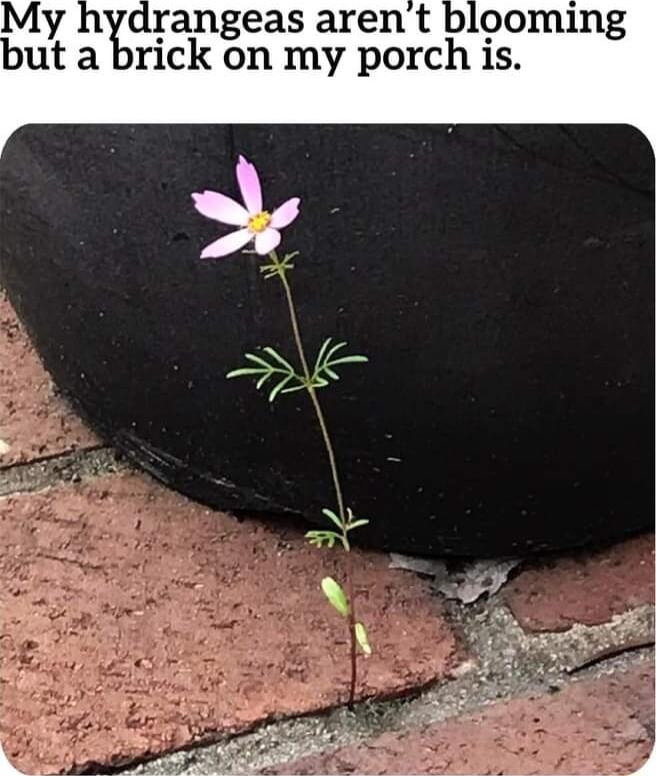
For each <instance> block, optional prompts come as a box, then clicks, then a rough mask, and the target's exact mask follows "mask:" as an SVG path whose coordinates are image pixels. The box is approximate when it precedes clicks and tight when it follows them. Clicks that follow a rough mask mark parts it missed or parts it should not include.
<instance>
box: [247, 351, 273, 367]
mask: <svg viewBox="0 0 656 776" xmlns="http://www.w3.org/2000/svg"><path fill="white" fill-rule="evenodd" d="M244 358H245V359H247V360H248V361H253V362H254V363H255V364H259V365H260V366H263V367H265V368H266V369H271V364H269V363H268V362H267V361H265V360H264V359H263V358H260V357H259V356H256V355H255V354H254V353H245V354H244Z"/></svg>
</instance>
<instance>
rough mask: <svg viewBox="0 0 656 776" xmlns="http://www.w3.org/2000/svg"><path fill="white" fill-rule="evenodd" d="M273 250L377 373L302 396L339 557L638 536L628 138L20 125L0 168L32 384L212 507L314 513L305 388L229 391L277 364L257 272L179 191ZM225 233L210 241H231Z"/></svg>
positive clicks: (610, 132)
mask: <svg viewBox="0 0 656 776" xmlns="http://www.w3.org/2000/svg"><path fill="white" fill-rule="evenodd" d="M239 153H243V154H244V155H246V156H247V157H248V158H249V159H251V160H252V161H253V162H254V163H255V164H256V165H257V167H258V169H259V170H260V174H261V177H262V181H263V188H264V192H265V200H266V203H268V204H270V205H271V206H275V205H276V204H278V203H280V202H282V201H283V200H284V199H286V198H288V197H290V196H294V195H298V196H301V198H302V211H301V216H300V217H299V218H298V220H297V221H296V222H295V223H294V224H293V225H292V226H290V227H289V228H288V229H286V230H285V232H284V240H285V243H284V246H285V248H287V249H290V250H291V249H294V250H300V251H301V255H300V257H299V259H298V260H297V262H296V267H297V268H296V270H294V273H293V276H292V281H293V284H294V287H295V291H296V296H297V300H298V303H299V314H300V318H301V321H302V325H303V328H304V331H305V339H306V345H307V347H308V349H309V350H310V351H311V352H312V351H314V350H316V349H317V348H318V347H319V345H320V344H321V342H322V341H323V339H324V338H325V337H327V336H336V337H339V338H343V339H347V340H348V341H349V344H350V345H351V347H352V351H354V352H364V353H366V354H368V355H369V357H370V363H369V364H367V365H365V366H360V365H357V366H351V367H345V368H344V371H343V378H342V380H341V381H340V382H339V383H337V384H336V385H335V386H333V387H331V388H330V389H326V390H325V391H323V392H322V393H321V398H322V400H323V402H324V405H325V410H326V414H327V416H328V419H329V423H330V425H331V428H332V430H333V434H334V439H335V446H336V449H337V452H338V458H339V462H340V468H341V472H342V476H343V480H344V489H345V493H346V499H347V503H348V504H349V505H350V506H351V507H352V508H353V509H354V511H355V513H356V514H357V515H358V516H362V517H365V516H366V517H369V518H370V519H371V523H370V525H369V526H368V527H367V528H366V529H363V530H362V532H361V533H360V536H359V537H358V538H360V539H361V541H363V542H365V543H367V544H369V545H371V546H377V547H385V548H390V549H394V550H397V551H401V552H410V553H416V554H425V555H433V554H443V553H453V554H461V555H481V556H483V555H500V554H515V553H525V552H530V551H538V550H544V549H556V548H561V547H568V546H574V545H580V544H583V543H586V542H590V541H595V542H596V541H599V542H601V541H607V540H609V539H613V538H615V537H619V536H621V535H623V534H626V533H629V532H632V531H636V530H638V529H640V528H643V527H646V526H649V525H652V522H653V485H654V476H653V472H654V453H653V450H654V444H653V443H654V435H653V429H654V399H653V367H654V340H653V331H654V316H653V312H654V309H653V289H654V266H653V265H654V223H653V188H654V159H653V154H652V151H651V149H650V147H649V144H648V142H647V141H646V140H645V138H644V137H643V136H642V135H641V134H640V133H639V132H638V131H637V130H635V129H633V128H631V127H628V126H618V125H610V126H606V125H600V126H587V125H586V126H571V125H570V126H565V127H558V126H555V125H534V126H517V125H515V126H499V127H495V126H486V125H478V126H455V127H453V126H451V127H447V126H418V125H413V126H395V125H389V126H348V125H346V126H332V125H318V126H317V125H303V126H288V125H274V126H256V125H248V126H242V125H237V126H186V125H174V126H170V125H146V126H128V125H120V126H110V125H99V126H68V125H67V126H60V125H57V126H28V127H24V128H22V129H21V130H19V131H18V132H17V133H16V134H15V135H14V136H13V137H12V138H11V139H10V141H9V142H8V144H7V146H6V148H5V150H4V152H3V155H2V160H1V163H0V208H1V219H2V220H1V225H0V228H1V234H2V244H1V254H0V256H1V263H0V270H1V277H2V282H3V283H4V284H5V285H6V287H7V289H8V292H9V295H10V298H11V300H12V302H13V303H14V305H15V306H16V308H17V310H18V312H19V314H20V315H21V317H22V319H23V320H24V322H25V324H26V325H27V327H28V330H29V331H30V333H31V335H32V337H33V339H34V341H35V344H36V346H37V348H38V350H39V352H40V354H41V356H42V358H43V359H44V362H45V364H46V366H47V367H48V369H49V370H50V371H51V372H52V374H53V377H54V379H55V381H56V382H57V384H58V385H59V386H60V388H61V389H62V390H64V391H65V392H66V393H67V394H68V395H69V396H70V397H72V400H73V401H74V402H75V403H76V405H77V406H78V407H79V409H80V410H81V412H82V413H83V414H84V415H85V416H86V417H87V418H88V419H89V420H90V422H91V423H92V424H93V425H94V426H95V427H96V428H97V429H99V430H100V432H101V433H102V434H103V435H104V436H105V437H106V438H107V439H109V440H110V441H112V442H113V443H114V444H116V445H117V446H118V447H119V448H121V449H123V450H125V451H126V452H127V453H128V454H129V455H130V456H131V457H132V458H133V459H135V460H136V461H137V463H139V464H140V465H142V466H144V467H145V468H147V469H148V470H149V471H151V472H152V473H153V474H155V475H156V476H158V477H160V478H161V479H163V480H164V481H165V482H167V483H169V484H170V485H172V486H173V487H175V488H177V489H179V490H181V491H183V492H185V493H187V494H188V495H191V496H192V497H195V498H198V499H199V500H202V501H204V502H206V503H208V504H211V505H213V506H217V507H227V508H230V509H233V510H238V509H257V510H258V511H259V512H261V511H266V510H269V511H273V512H275V511H292V512H300V513H302V514H303V515H304V516H305V517H306V518H307V519H308V520H311V521H314V522H318V523H320V522H322V520H323V518H322V517H321V508H322V507H326V506H329V507H333V506H334V499H333V495H332V492H331V481H330V476H329V471H328V468H327V464H326V460H325V454H324V451H323V449H322V446H321V439H320V436H319V433H318V430H317V428H316V424H315V421H314V418H313V415H312V412H311V407H310V406H309V404H308V402H307V397H305V396H304V395H303V394H299V393H295V394H291V395H289V396H285V397H282V399H281V400H279V401H277V402H276V403H275V405H274V406H273V408H272V407H271V406H270V405H269V404H268V403H267V401H266V397H265V396H263V395H262V394H260V393H257V392H256V391H255V389H254V386H252V385H251V384H247V383H246V382H245V381H227V380H225V378H224V375H225V373H226V372H227V371H228V370H229V369H231V368H234V367H237V366H239V365H240V364H241V363H242V360H243V353H244V352H245V351H247V350H252V349H254V348H257V347H258V346H262V345H273V346H274V347H276V348H278V349H279V350H281V351H282V352H283V353H287V354H290V355H291V354H293V347H292V342H291V338H290V334H289V330H288V325H289V324H288V320H287V318H286V309H285V305H284V300H283V298H282V296H281V290H280V288H279V286H278V284H277V281H267V282H265V281H264V280H262V278H261V276H260V275H259V272H258V259H257V257H255V256H252V255H251V256H240V255H236V256H233V257H230V258H226V259H222V260H217V261H200V260H199V254H200V250H201V248H202V247H203V246H204V245H206V244H208V243H209V242H210V241H212V240H213V239H215V238H216V237H218V236H219V234H220V233H221V227H220V226H218V225H217V224H216V223H214V222H212V221H209V220H207V219H205V218H203V217H201V216H200V215H199V214H198V213H197V212H196V211H195V210H194V208H193V206H192V203H191V199H190V194H191V192H193V191H202V190H203V189H205V188H208V189H215V190H220V191H224V192H226V193H229V194H233V195H237V191H236V184H235V180H234V163H235V160H236V156H237V154H239ZM226 231H227V229H226Z"/></svg>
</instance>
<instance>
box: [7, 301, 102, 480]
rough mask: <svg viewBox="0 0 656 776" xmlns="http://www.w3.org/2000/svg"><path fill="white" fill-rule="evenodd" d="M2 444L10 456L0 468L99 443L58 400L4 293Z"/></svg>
mask: <svg viewBox="0 0 656 776" xmlns="http://www.w3.org/2000/svg"><path fill="white" fill-rule="evenodd" d="M0 407H2V415H1V416H0V439H2V440H4V441H5V442H6V443H7V444H8V445H9V451H8V452H7V453H6V454H5V455H3V456H2V457H0V467H2V466H7V465H10V464H14V463H24V462H25V461H29V460H33V459H35V458H44V457H47V456H51V455H55V454H57V453H63V452H68V451H71V450H75V449H77V448H81V447H92V446H94V445H97V444H98V441H97V439H96V438H95V437H94V435H93V434H92V433H91V431H89V430H88V429H87V428H86V426H85V425H84V424H83V423H82V421H81V420H79V419H78V418H77V417H76V416H75V415H74V414H73V413H72V412H71V411H70V410H69V409H68V408H67V407H66V405H65V404H64V402H63V401H62V400H61V399H59V398H58V397H56V396H54V395H53V392H52V388H51V382H50V378H49V376H48V373H47V372H46V371H45V370H44V368H43V366H42V365H41V362H40V360H39V358H38V356H37V355H36V353H35V351H34V348H33V347H32V345H31V344H30V341H29V339H28V337H27V334H26V333H25V331H24V330H23V327H22V326H21V324H20V323H19V321H18V319H17V318H16V314H15V313H14V311H13V309H12V307H11V305H10V304H9V301H8V300H7V298H6V296H5V295H4V294H3V293H2V291H0Z"/></svg>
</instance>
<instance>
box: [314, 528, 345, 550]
mask: <svg viewBox="0 0 656 776" xmlns="http://www.w3.org/2000/svg"><path fill="white" fill-rule="evenodd" d="M305 538H306V539H307V540H308V541H309V542H310V544H314V546H315V547H319V548H321V547H323V545H324V544H326V545H328V548H329V549H332V548H333V547H334V546H335V542H336V541H340V540H341V538H342V537H341V536H340V535H339V534H336V533H335V532H334V531H308V532H307V533H306V534H305Z"/></svg>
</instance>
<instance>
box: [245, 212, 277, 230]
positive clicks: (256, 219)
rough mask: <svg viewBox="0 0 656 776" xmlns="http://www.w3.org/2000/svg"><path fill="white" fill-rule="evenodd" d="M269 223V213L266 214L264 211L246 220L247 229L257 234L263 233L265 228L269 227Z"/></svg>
mask: <svg viewBox="0 0 656 776" xmlns="http://www.w3.org/2000/svg"><path fill="white" fill-rule="evenodd" d="M269 221H271V213H267V211H266V210H262V212H261V213H258V214H257V215H254V216H251V217H250V218H249V219H248V228H249V229H250V230H251V232H255V233H256V234H258V233H259V232H263V231H264V230H265V229H266V228H267V226H269Z"/></svg>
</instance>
